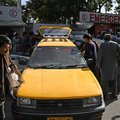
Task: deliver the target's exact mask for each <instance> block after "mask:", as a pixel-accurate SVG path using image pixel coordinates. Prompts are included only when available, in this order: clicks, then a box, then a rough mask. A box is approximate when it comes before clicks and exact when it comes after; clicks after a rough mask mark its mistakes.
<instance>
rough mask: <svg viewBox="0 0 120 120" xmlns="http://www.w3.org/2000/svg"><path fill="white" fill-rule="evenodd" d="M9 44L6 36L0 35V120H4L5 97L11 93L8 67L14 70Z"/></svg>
mask: <svg viewBox="0 0 120 120" xmlns="http://www.w3.org/2000/svg"><path fill="white" fill-rule="evenodd" d="M11 44H12V43H11V40H10V39H9V38H8V37H7V36H5V35H0V120H3V119H5V112H7V111H5V112H4V107H5V106H6V105H5V104H6V103H7V102H6V100H7V97H11V94H10V93H13V92H12V90H13V86H12V82H11V77H10V67H11V68H12V69H13V67H14V70H15V69H16V68H15V65H14V64H13V62H12V61H11V59H10V56H9V52H10V48H11ZM18 73H19V72H18V71H17V69H16V74H18ZM19 74H20V73H19ZM19 76H20V75H19ZM5 110H6V107H5Z"/></svg>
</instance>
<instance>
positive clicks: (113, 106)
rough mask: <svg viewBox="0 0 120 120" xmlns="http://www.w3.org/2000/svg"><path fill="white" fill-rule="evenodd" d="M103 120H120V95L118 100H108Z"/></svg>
mask: <svg viewBox="0 0 120 120" xmlns="http://www.w3.org/2000/svg"><path fill="white" fill-rule="evenodd" d="M105 102H106V109H105V112H104V114H103V117H102V120H120V95H118V99H117V100H114V99H111V100H107V101H105Z"/></svg>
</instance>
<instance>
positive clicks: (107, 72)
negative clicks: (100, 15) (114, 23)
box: [97, 34, 120, 99]
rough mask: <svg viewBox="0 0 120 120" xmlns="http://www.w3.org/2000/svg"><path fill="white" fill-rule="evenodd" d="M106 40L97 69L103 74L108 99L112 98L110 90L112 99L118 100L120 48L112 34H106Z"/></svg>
mask: <svg viewBox="0 0 120 120" xmlns="http://www.w3.org/2000/svg"><path fill="white" fill-rule="evenodd" d="M104 40H105V41H104V42H103V43H101V45H100V48H99V51H98V57H97V68H98V69H100V74H101V80H100V83H101V87H102V89H103V93H104V96H105V98H106V99H109V98H110V96H109V92H110V88H111V92H112V97H113V98H116V97H117V69H118V58H119V57H120V46H119V44H118V43H117V42H114V41H111V34H105V36H104Z"/></svg>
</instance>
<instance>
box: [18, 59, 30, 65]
mask: <svg viewBox="0 0 120 120" xmlns="http://www.w3.org/2000/svg"><path fill="white" fill-rule="evenodd" d="M18 63H19V64H20V65H27V63H28V60H27V59H25V58H20V59H19V62H18Z"/></svg>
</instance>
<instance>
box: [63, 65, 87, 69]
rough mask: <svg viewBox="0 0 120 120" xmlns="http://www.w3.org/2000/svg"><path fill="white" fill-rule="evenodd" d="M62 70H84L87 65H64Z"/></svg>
mask: <svg viewBox="0 0 120 120" xmlns="http://www.w3.org/2000/svg"><path fill="white" fill-rule="evenodd" d="M62 67H63V68H86V67H87V65H78V64H70V65H64V66H62Z"/></svg>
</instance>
